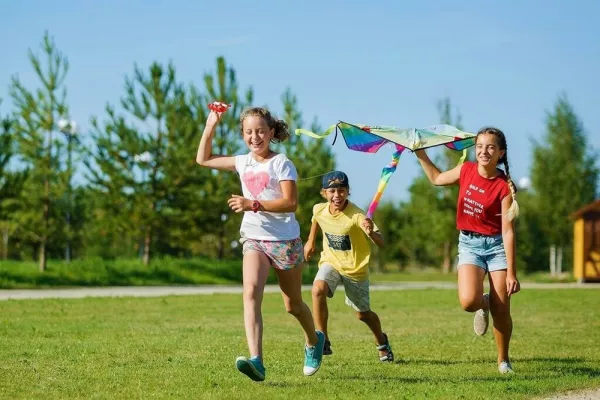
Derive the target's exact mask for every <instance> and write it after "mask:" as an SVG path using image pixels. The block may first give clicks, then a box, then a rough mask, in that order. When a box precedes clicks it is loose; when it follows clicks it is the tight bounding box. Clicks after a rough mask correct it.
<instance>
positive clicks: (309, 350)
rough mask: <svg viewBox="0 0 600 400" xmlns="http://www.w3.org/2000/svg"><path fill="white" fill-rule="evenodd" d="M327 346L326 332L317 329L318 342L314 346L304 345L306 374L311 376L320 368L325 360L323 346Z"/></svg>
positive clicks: (304, 370)
mask: <svg viewBox="0 0 600 400" xmlns="http://www.w3.org/2000/svg"><path fill="white" fill-rule="evenodd" d="M324 346H325V334H324V333H323V332H321V331H317V344H315V345H314V346H312V347H308V346H306V345H305V346H304V369H303V372H304V375H306V376H311V375H314V374H315V372H317V371H318V370H319V367H321V362H322V361H323V347H324Z"/></svg>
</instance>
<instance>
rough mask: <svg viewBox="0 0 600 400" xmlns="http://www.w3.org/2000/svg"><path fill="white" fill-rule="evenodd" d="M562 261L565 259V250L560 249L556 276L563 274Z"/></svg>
mask: <svg viewBox="0 0 600 400" xmlns="http://www.w3.org/2000/svg"><path fill="white" fill-rule="evenodd" d="M562 259H563V248H562V246H559V247H558V254H557V255H556V274H557V275H560V274H562Z"/></svg>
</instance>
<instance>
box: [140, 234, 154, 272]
mask: <svg viewBox="0 0 600 400" xmlns="http://www.w3.org/2000/svg"><path fill="white" fill-rule="evenodd" d="M151 243H152V228H151V227H148V228H147V229H146V235H145V236H144V258H143V259H142V260H143V263H144V265H148V264H150V244H151Z"/></svg>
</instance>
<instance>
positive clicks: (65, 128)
mask: <svg viewBox="0 0 600 400" xmlns="http://www.w3.org/2000/svg"><path fill="white" fill-rule="evenodd" d="M57 125H58V129H59V130H60V131H61V132H62V133H64V134H65V136H66V137H67V247H66V249H65V260H66V261H67V262H70V261H71V233H72V232H71V213H72V212H73V190H72V185H71V178H72V176H73V158H72V154H73V140H75V139H76V136H77V122H75V121H69V120H67V119H64V118H63V119H60V120H59V121H58V123H57Z"/></svg>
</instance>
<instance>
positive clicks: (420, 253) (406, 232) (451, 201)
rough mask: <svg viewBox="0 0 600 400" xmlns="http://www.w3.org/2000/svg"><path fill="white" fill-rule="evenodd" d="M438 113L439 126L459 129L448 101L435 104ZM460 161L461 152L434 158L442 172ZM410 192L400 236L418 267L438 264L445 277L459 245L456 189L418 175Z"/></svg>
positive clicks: (444, 152) (449, 151)
mask: <svg viewBox="0 0 600 400" xmlns="http://www.w3.org/2000/svg"><path fill="white" fill-rule="evenodd" d="M438 111H439V113H440V122H441V123H444V124H450V125H454V126H456V127H457V128H459V129H462V127H461V122H460V121H461V115H460V114H456V115H455V116H454V117H453V116H452V104H451V102H450V99H448V98H445V99H443V100H441V101H440V102H438ZM460 157H461V153H460V152H457V151H454V150H450V149H447V148H444V149H443V153H442V154H441V156H439V157H436V158H435V163H436V165H437V166H438V167H439V168H440V169H441V170H442V171H444V170H448V169H451V168H453V167H454V166H456V164H457V163H458V161H459V159H460ZM409 191H410V193H411V197H410V200H409V201H408V203H406V204H403V205H402V210H403V211H405V212H406V213H407V214H408V216H407V218H408V221H409V222H408V223H407V224H406V225H405V226H404V227H403V228H402V236H403V237H411V238H412V241H411V245H412V247H413V253H412V255H411V258H412V260H413V262H416V263H418V264H438V265H440V267H441V269H442V271H443V272H444V273H448V272H449V271H450V267H451V260H452V258H453V256H454V255H456V247H457V243H458V235H457V233H456V202H457V197H458V187H457V186H446V187H435V186H433V185H431V183H430V182H429V179H427V177H426V176H425V174H424V173H423V172H421V174H420V175H419V176H418V177H417V178H416V179H415V180H414V182H413V183H412V185H411V186H410V188H409Z"/></svg>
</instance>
